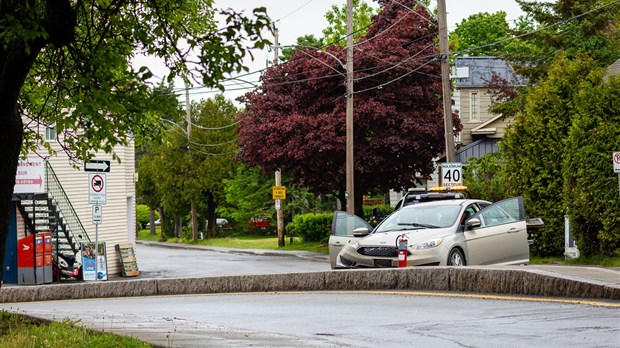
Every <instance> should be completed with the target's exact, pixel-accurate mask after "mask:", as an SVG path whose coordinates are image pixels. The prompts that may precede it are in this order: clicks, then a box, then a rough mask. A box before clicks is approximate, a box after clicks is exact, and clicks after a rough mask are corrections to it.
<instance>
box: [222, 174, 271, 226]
mask: <svg viewBox="0 0 620 348" xmlns="http://www.w3.org/2000/svg"><path fill="white" fill-rule="evenodd" d="M274 183H275V182H274V177H273V176H271V175H269V176H268V175H267V174H265V173H264V172H263V171H262V170H261V169H260V168H259V167H251V168H247V167H245V166H244V165H239V166H237V168H236V170H235V175H234V176H233V177H231V178H230V179H225V180H224V184H225V189H224V192H225V194H226V204H225V205H222V206H221V207H220V208H219V211H220V212H221V213H222V214H224V215H226V216H230V217H231V218H232V219H233V220H235V221H237V222H239V223H240V224H246V223H247V221H248V220H249V219H250V218H252V217H260V218H264V217H270V218H273V216H274V215H275V208H274V202H273V198H272V195H271V187H272V186H273V185H274ZM242 226H243V225H242Z"/></svg>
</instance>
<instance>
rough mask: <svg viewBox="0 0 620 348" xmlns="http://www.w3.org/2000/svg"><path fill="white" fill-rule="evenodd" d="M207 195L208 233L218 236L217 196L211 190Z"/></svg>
mask: <svg viewBox="0 0 620 348" xmlns="http://www.w3.org/2000/svg"><path fill="white" fill-rule="evenodd" d="M205 195H206V196H207V235H209V236H211V237H215V236H216V234H217V233H216V232H217V224H216V223H215V208H216V205H215V197H213V193H212V192H211V191H207V192H206V193H205Z"/></svg>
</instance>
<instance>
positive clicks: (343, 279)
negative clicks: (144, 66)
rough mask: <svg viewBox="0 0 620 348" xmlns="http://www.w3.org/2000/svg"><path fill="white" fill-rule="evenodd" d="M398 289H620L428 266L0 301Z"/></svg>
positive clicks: (567, 292) (92, 285) (15, 290)
mask: <svg viewBox="0 0 620 348" xmlns="http://www.w3.org/2000/svg"><path fill="white" fill-rule="evenodd" d="M337 290H400V291H407V290H411V291H414V290H416V291H442V292H466V293H480V294H513V295H528V296H543V297H566V298H577V299H609V300H620V288H618V287H613V286H609V285H606V284H603V283H600V284H598V283H596V282H594V281H592V282H586V281H579V280H575V279H566V278H562V277H558V276H554V275H549V274H540V273H533V272H528V271H527V270H518V269H517V270H502V269H477V268H470V267H457V268H451V267H428V268H406V269H381V270H377V269H371V270H346V271H344V270H342V271H325V272H310V273H286V274H266V275H239V276H224V277H202V278H170V279H121V280H110V281H102V282H81V283H72V284H49V285H37V286H11V287H3V288H1V289H0V302H2V303H12V302H31V301H49V300H69V299H82V298H106V297H132V296H154V295H176V294H212V293H231V292H274V291H279V292H284V291H337Z"/></svg>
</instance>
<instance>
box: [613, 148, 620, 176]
mask: <svg viewBox="0 0 620 348" xmlns="http://www.w3.org/2000/svg"><path fill="white" fill-rule="evenodd" d="M613 159H614V173H620V152H614V155H613Z"/></svg>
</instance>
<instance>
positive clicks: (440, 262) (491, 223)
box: [329, 197, 529, 268]
mask: <svg viewBox="0 0 620 348" xmlns="http://www.w3.org/2000/svg"><path fill="white" fill-rule="evenodd" d="M401 238H404V239H406V240H407V266H446V265H448V266H464V265H516V264H527V263H529V244H528V233H527V223H526V219H525V209H524V206H523V199H522V197H513V198H509V199H505V200H503V201H500V202H497V203H494V204H491V203H490V202H487V201H483V200H477V199H450V200H440V201H431V202H424V203H418V204H414V205H407V206H403V207H402V208H401V209H399V210H397V211H395V212H394V213H392V214H391V215H389V216H388V217H386V218H385V219H384V220H383V221H382V222H381V223H380V224H379V225H377V227H376V228H374V229H372V227H371V226H370V225H369V224H368V223H367V222H366V221H364V220H363V219H361V218H359V217H358V216H355V215H353V214H350V213H347V212H343V211H338V212H336V213H335V214H334V219H333V222H332V234H331V236H330V239H329V254H330V263H331V267H332V268H352V267H397V266H398V241H399V239H401Z"/></svg>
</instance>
